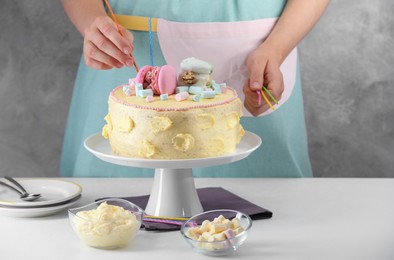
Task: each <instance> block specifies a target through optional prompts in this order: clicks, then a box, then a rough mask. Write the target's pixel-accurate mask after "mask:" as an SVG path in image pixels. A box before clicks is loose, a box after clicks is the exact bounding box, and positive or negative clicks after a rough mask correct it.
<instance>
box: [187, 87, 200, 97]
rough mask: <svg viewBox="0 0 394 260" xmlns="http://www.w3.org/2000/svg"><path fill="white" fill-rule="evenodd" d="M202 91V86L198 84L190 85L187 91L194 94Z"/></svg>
mask: <svg viewBox="0 0 394 260" xmlns="http://www.w3.org/2000/svg"><path fill="white" fill-rule="evenodd" d="M202 91H203V88H202V87H199V86H190V87H189V93H190V94H193V95H196V94H200V93H201V92H202Z"/></svg>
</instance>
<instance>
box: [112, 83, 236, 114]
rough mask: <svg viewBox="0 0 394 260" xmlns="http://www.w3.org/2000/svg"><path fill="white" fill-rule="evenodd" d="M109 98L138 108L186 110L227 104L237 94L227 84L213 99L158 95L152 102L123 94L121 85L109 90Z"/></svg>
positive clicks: (234, 98)
mask: <svg viewBox="0 0 394 260" xmlns="http://www.w3.org/2000/svg"><path fill="white" fill-rule="evenodd" d="M109 98H111V99H113V100H114V101H115V102H117V103H120V104H122V105H125V106H128V107H134V108H138V109H147V110H156V111H186V110H190V109H198V108H208V107H214V106H219V105H224V104H228V103H231V102H233V101H234V100H237V99H238V94H237V92H236V91H235V89H233V88H231V87H228V86H227V87H226V92H225V93H222V94H219V95H216V96H215V98H214V99H201V100H200V101H199V102H195V101H193V99H192V96H190V97H189V98H188V99H186V100H183V101H176V100H175V95H170V96H168V99H167V100H161V99H160V97H159V96H154V97H153V98H154V99H153V100H152V102H146V101H145V99H144V98H141V97H137V96H127V95H125V93H124V91H123V86H122V85H121V86H118V87H116V88H114V89H113V90H112V91H111V93H110V96H109Z"/></svg>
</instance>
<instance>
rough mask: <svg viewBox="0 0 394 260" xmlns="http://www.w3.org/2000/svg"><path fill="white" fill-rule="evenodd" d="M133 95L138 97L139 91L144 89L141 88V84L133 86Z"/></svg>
mask: <svg viewBox="0 0 394 260" xmlns="http://www.w3.org/2000/svg"><path fill="white" fill-rule="evenodd" d="M134 88H135V93H136V94H137V96H140V90H143V89H144V87H143V86H142V84H141V83H137V84H135V87H134Z"/></svg>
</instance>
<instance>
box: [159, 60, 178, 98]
mask: <svg viewBox="0 0 394 260" xmlns="http://www.w3.org/2000/svg"><path fill="white" fill-rule="evenodd" d="M157 83H158V84H159V86H158V87H159V90H160V94H168V95H172V94H174V93H175V89H176V85H177V73H176V70H175V69H174V67H172V66H170V65H164V66H162V67H161V69H160V72H159V78H158V80H157Z"/></svg>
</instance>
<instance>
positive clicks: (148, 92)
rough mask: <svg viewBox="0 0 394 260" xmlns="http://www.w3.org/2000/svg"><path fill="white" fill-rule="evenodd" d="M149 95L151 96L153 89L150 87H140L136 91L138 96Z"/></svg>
mask: <svg viewBox="0 0 394 260" xmlns="http://www.w3.org/2000/svg"><path fill="white" fill-rule="evenodd" d="M149 95H151V96H153V90H152V89H150V88H148V89H141V90H139V91H138V96H139V97H142V98H145V97H147V96H149Z"/></svg>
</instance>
